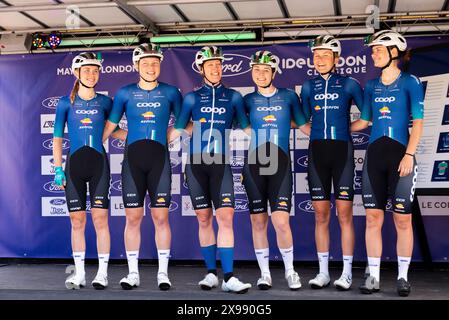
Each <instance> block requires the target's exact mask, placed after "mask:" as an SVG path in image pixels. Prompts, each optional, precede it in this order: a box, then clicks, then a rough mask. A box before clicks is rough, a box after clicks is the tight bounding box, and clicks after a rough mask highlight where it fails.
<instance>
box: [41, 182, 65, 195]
mask: <svg viewBox="0 0 449 320" xmlns="http://www.w3.org/2000/svg"><path fill="white" fill-rule="evenodd" d="M43 188H44V190H45V191H47V192H50V193H64V190H62V189H61V188H59V187H58V186H57V185H56V184H55V182H54V181H48V182H47V183H46V184H44V186H43Z"/></svg>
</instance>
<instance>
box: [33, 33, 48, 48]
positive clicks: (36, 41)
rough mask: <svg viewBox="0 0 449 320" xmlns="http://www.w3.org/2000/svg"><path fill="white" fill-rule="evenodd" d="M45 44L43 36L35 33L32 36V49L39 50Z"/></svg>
mask: <svg viewBox="0 0 449 320" xmlns="http://www.w3.org/2000/svg"><path fill="white" fill-rule="evenodd" d="M44 44H45V36H44V35H42V34H39V33H36V34H34V35H33V42H32V45H33V48H35V49H41V48H43V47H44Z"/></svg>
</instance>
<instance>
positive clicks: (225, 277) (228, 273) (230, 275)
mask: <svg viewBox="0 0 449 320" xmlns="http://www.w3.org/2000/svg"><path fill="white" fill-rule="evenodd" d="M233 275H234V273H232V272H227V273H225V274H224V281H225V282H228V280H229V279H231V278H232V276H233Z"/></svg>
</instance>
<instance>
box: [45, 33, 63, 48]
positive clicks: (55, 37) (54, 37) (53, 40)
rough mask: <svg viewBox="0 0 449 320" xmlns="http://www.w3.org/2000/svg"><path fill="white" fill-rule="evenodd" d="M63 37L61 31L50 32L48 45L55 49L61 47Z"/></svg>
mask: <svg viewBox="0 0 449 320" xmlns="http://www.w3.org/2000/svg"><path fill="white" fill-rule="evenodd" d="M61 38H62V37H61V34H60V33H57V32H52V33H50V35H49V36H48V45H49V46H50V48H52V49H55V48H57V47H59V45H60V44H61Z"/></svg>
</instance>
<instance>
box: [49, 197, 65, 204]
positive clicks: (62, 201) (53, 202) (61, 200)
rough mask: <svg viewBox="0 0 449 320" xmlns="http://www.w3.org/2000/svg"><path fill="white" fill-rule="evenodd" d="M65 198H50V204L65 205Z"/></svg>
mask: <svg viewBox="0 0 449 320" xmlns="http://www.w3.org/2000/svg"><path fill="white" fill-rule="evenodd" d="M65 202H66V201H65V200H64V199H52V200H50V204H52V205H54V206H63V205H65Z"/></svg>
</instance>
